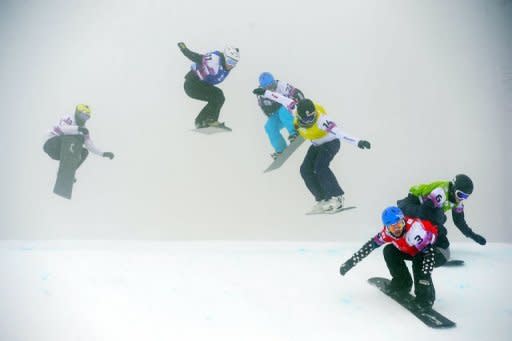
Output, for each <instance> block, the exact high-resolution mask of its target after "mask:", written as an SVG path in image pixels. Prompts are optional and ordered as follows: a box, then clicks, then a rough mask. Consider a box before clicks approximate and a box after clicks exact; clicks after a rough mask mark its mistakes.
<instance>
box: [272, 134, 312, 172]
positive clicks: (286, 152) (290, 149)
mask: <svg viewBox="0 0 512 341" xmlns="http://www.w3.org/2000/svg"><path fill="white" fill-rule="evenodd" d="M303 142H304V138H303V137H302V136H297V138H296V139H295V140H293V142H292V143H290V144H289V145H288V146H287V147H286V148H285V149H284V150H283V152H282V153H281V154H280V155H279V156H278V157H277V158H276V159H275V160H274V161H273V162H272V163H271V164H270V166H268V167H267V169H265V170H264V171H263V173H267V172H270V171H273V170H275V169H278V168H280V167H281V166H282V165H283V164H284V163H285V161H286V160H288V158H289V157H290V156H291V155H292V154H293V152H294V151H296V150H297V148H299V147H300V145H301V144H302V143H303Z"/></svg>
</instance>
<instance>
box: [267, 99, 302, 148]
mask: <svg viewBox="0 0 512 341" xmlns="http://www.w3.org/2000/svg"><path fill="white" fill-rule="evenodd" d="M283 128H286V130H288V134H290V135H294V134H297V132H296V131H295V128H294V126H293V115H292V113H291V112H289V111H288V110H287V109H286V108H285V107H283V106H281V108H279V110H278V111H276V112H275V113H273V114H272V115H270V116H269V117H268V120H267V123H265V132H266V133H267V135H268V138H269V139H270V144H272V147H274V150H275V151H276V152H277V153H281V152H282V151H283V150H284V149H285V148H286V141H285V139H284V138H283V135H281V129H283Z"/></svg>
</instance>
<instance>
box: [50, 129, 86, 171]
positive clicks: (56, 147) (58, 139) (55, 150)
mask: <svg viewBox="0 0 512 341" xmlns="http://www.w3.org/2000/svg"><path fill="white" fill-rule="evenodd" d="M76 138H77V140H79V142H81V143H83V142H84V138H83V136H82V135H76ZM61 145H62V135H61V136H54V137H52V138H50V139H48V140H47V141H46V142H45V143H44V146H43V150H44V151H45V153H46V154H48V156H49V157H51V158H52V159H54V160H57V161H58V160H60V149H61ZM88 155H89V151H88V150H87V149H85V148H82V156H81V158H80V162H79V163H78V166H77V168H78V167H80V165H81V164H82V163H83V162H84V161H85V159H86V158H87V156H88Z"/></svg>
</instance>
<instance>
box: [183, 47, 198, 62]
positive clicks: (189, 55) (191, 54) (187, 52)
mask: <svg viewBox="0 0 512 341" xmlns="http://www.w3.org/2000/svg"><path fill="white" fill-rule="evenodd" d="M180 51H181V52H182V53H183V54H184V55H185V57H187V58H188V59H190V60H191V61H193V62H194V63H197V64H201V63H202V62H203V55H202V54H199V53H196V52H193V51H191V50H189V49H188V48H185V49H183V50H180Z"/></svg>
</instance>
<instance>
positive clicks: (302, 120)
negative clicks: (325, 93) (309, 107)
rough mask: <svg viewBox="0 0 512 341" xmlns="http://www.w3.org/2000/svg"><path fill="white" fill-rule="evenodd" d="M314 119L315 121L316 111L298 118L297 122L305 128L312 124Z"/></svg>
mask: <svg viewBox="0 0 512 341" xmlns="http://www.w3.org/2000/svg"><path fill="white" fill-rule="evenodd" d="M315 119H316V111H313V112H310V113H306V115H300V116H299V122H300V123H302V124H303V125H305V126H310V125H312V124H313V123H315Z"/></svg>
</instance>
